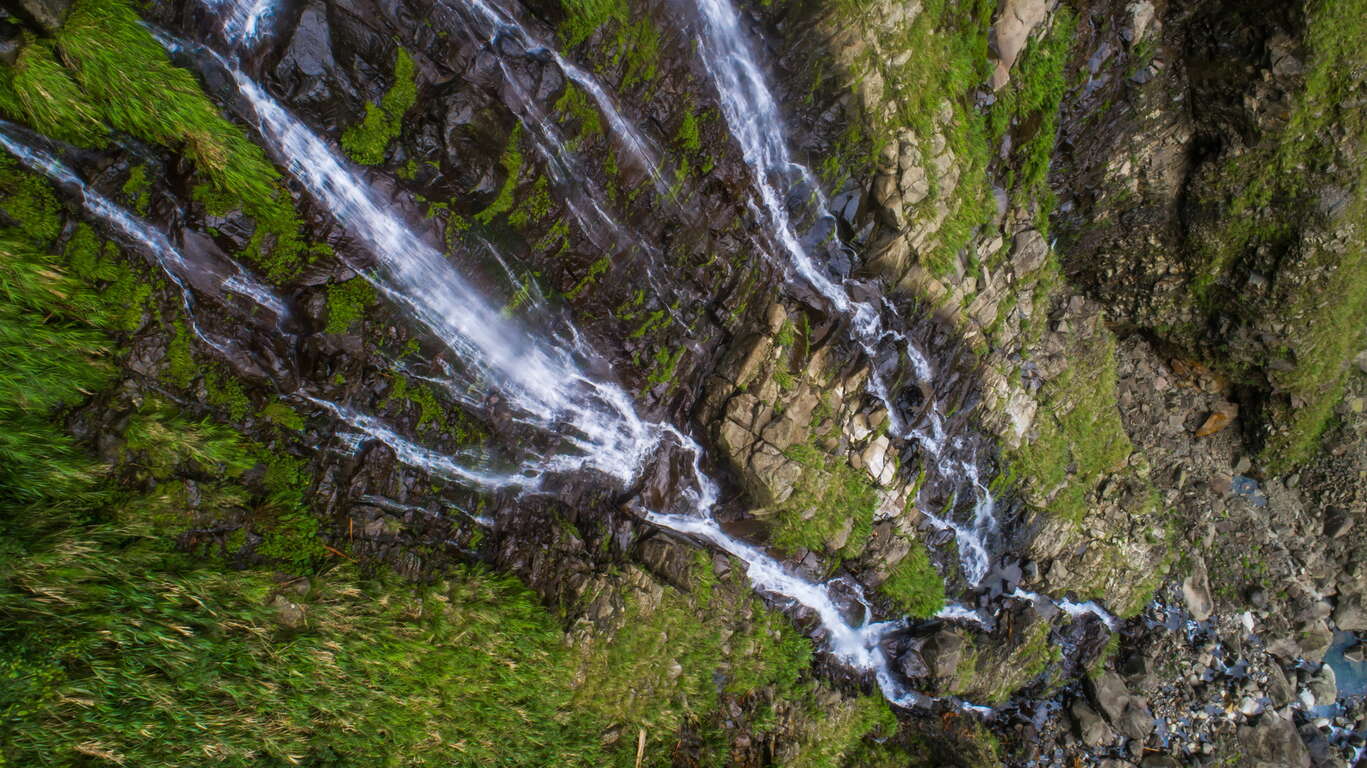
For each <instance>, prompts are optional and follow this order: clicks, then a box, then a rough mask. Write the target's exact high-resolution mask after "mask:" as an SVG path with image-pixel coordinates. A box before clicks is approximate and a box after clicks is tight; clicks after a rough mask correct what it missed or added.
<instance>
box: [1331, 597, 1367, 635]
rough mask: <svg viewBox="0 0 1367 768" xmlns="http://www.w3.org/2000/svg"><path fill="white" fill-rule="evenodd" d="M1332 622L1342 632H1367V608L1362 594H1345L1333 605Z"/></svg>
mask: <svg viewBox="0 0 1367 768" xmlns="http://www.w3.org/2000/svg"><path fill="white" fill-rule="evenodd" d="M1334 624H1335V625H1337V626H1338V628H1339V629H1340V630H1341V631H1344V632H1367V610H1364V608H1363V604H1362V595H1345V596H1343V597H1340V598H1339V601H1338V605H1336V606H1334Z"/></svg>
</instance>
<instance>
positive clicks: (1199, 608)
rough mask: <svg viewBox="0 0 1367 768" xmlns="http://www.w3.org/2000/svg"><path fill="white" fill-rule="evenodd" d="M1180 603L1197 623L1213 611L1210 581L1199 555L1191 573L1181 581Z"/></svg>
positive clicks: (1204, 563)
mask: <svg viewBox="0 0 1367 768" xmlns="http://www.w3.org/2000/svg"><path fill="white" fill-rule="evenodd" d="M1182 602H1183V603H1185V604H1186V606H1187V611H1188V612H1190V613H1191V617H1192V618H1193V619H1195V620H1197V621H1205V620H1206V619H1209V618H1210V615H1211V613H1213V612H1214V610H1215V601H1214V600H1213V599H1212V598H1211V596H1210V579H1209V577H1208V576H1207V575H1206V561H1205V560H1203V559H1201V557H1200V556H1199V555H1197V556H1196V557H1195V558H1194V562H1193V563H1192V567H1191V573H1190V574H1189V575H1188V576H1187V578H1185V579H1183V580H1182Z"/></svg>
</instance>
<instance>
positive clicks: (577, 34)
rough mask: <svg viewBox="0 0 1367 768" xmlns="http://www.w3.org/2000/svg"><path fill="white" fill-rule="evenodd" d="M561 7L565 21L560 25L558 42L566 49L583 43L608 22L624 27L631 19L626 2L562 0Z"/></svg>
mask: <svg viewBox="0 0 1367 768" xmlns="http://www.w3.org/2000/svg"><path fill="white" fill-rule="evenodd" d="M561 7H562V8H563V9H564V11H565V20H564V21H562V22H561V23H560V40H561V41H562V42H563V43H564V47H565V48H566V49H569V48H573V47H575V46H576V45H579V44H580V43H582V42H584V41H585V40H587V39H588V38H589V35H592V34H593V33H594V32H597V31H598V29H599V27H602V26H603V25H605V24H607V23H608V22H611V21H615V22H617V23H618V24H622V25H625V24H627V23H628V22H629V21H630V19H631V9H630V8H628V7H627V3H626V0H562V2H561Z"/></svg>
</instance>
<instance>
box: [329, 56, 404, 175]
mask: <svg viewBox="0 0 1367 768" xmlns="http://www.w3.org/2000/svg"><path fill="white" fill-rule="evenodd" d="M416 74H417V69H416V67H415V66H414V64H413V57H412V56H411V55H409V53H408V51H407V50H406V49H405V48H404V47H403V46H399V48H398V52H397V53H396V54H395V58H394V80H393V84H392V85H390V86H389V90H388V91H385V93H384V95H383V96H381V97H380V103H378V104H376V103H374V102H366V105H365V117H363V118H362V119H361V122H359V123H357V124H355V125H353V126H350V127H349V128H347V129H346V130H345V131H342V140H341V143H342V150H343V151H344V152H346V153H347V156H348V157H350V158H351V159H352V160H354V161H356V162H357V163H360V164H361V165H379V164H380V163H382V162H384V153H385V150H386V149H388V147H389V144H390V142H392V141H393V140H394V139H396V138H398V137H399V133H400V132H402V131H403V116H404V115H405V114H406V113H407V112H408V110H410V109H412V108H413V105H414V104H417V103H418V82H417V79H416Z"/></svg>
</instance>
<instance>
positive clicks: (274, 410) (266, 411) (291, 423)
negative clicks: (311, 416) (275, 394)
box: [261, 400, 304, 432]
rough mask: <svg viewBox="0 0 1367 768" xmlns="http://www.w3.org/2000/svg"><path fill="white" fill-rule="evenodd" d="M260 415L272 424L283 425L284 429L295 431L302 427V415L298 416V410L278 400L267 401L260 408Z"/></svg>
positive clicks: (300, 429)
mask: <svg viewBox="0 0 1367 768" xmlns="http://www.w3.org/2000/svg"><path fill="white" fill-rule="evenodd" d="M261 417H262V418H264V419H265V420H266V421H269V422H271V423H272V424H276V425H278V426H281V427H284V428H285V429H290V430H294V431H295V432H299V431H302V430H303V429H304V417H303V416H300V415H299V412H298V411H296V410H294V409H293V408H291V407H289V406H288V405H286V404H285V403H282V402H280V401H279V400H275V401H272V402H270V403H267V404H266V407H265V408H262V409H261Z"/></svg>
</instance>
